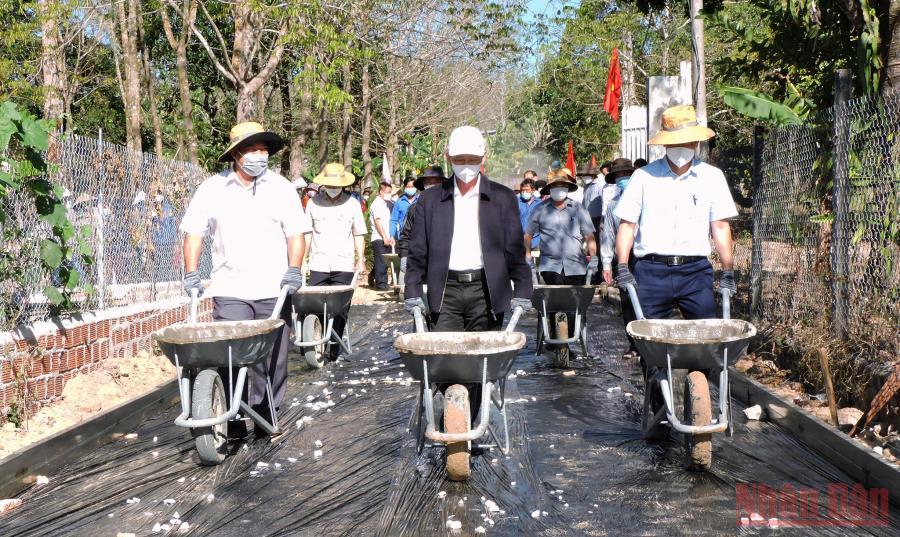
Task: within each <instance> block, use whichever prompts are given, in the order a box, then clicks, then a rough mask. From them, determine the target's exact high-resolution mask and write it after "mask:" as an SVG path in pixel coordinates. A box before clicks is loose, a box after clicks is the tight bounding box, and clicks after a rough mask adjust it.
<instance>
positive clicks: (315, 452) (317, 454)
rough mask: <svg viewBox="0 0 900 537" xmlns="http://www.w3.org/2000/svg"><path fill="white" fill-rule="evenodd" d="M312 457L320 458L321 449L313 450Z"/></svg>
mask: <svg viewBox="0 0 900 537" xmlns="http://www.w3.org/2000/svg"><path fill="white" fill-rule="evenodd" d="M313 457H315V458H317V459H320V458H322V450H321V449H317V450H315V451H313Z"/></svg>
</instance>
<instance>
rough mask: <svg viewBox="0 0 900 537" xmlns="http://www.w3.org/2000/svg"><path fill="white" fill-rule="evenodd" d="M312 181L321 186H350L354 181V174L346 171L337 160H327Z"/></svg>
mask: <svg viewBox="0 0 900 537" xmlns="http://www.w3.org/2000/svg"><path fill="white" fill-rule="evenodd" d="M313 182H314V183H317V184H320V185H322V186H339V187H342V188H343V187H345V186H350V185H352V184H353V183H355V182H356V176H354V175H353V174H352V173H350V172H348V171H347V169H346V168H344V165H343V164H341V163H339V162H329V163H328V164H326V165H325V167H324V168H322V173H320V174H319V175H317V176H316V177H315V178H314V179H313Z"/></svg>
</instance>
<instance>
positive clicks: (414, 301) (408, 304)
mask: <svg viewBox="0 0 900 537" xmlns="http://www.w3.org/2000/svg"><path fill="white" fill-rule="evenodd" d="M403 307H404V308H406V311H408V312H409V313H410V314H413V311H414V310H415V309H416V308H419V310H420V311H421V312H422V314H423V315H424V314H425V302H424V301H423V300H422V298H421V297H416V298H407V299H406V300H404V301H403Z"/></svg>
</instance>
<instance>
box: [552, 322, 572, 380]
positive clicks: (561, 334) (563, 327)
mask: <svg viewBox="0 0 900 537" xmlns="http://www.w3.org/2000/svg"><path fill="white" fill-rule="evenodd" d="M553 324H554V325H555V326H556V338H557V339H566V338H568V337H569V318H568V317H566V314H565V313H563V312H557V313H556V314H555V315H554V316H553ZM553 357H554V365H555V366H556V367H569V345H568V343H560V344H559V345H556V350H555V352H554V353H553Z"/></svg>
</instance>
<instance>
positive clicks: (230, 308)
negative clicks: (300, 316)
mask: <svg viewBox="0 0 900 537" xmlns="http://www.w3.org/2000/svg"><path fill="white" fill-rule="evenodd" d="M276 301H277V299H275V298H267V299H264V300H242V299H240V298H232V297H224V296H217V297H215V298H213V319H214V320H216V321H253V320H257V321H258V320H262V319H268V318H269V316H270V315H272V309H273V308H275V302H276ZM280 317H281V319H283V320H284V322H285V325H284V327H282V328H281V330H280V334H279V336H278V340H277V341H276V342H275V348H274V349H273V351H272V356H271V358H269V359H268V360H263V361H261V362H259V363H258V364H256V365H254V366H253V367H251V368H250V372H249V373H250V374H249V375H248V377H249V378H248V382H247V388H246V389H247V390H249V392H248V394H249V395H248V397H247V400H248V401H249V403H250V406H260V405H263V403H264V402H265V401H266V378H267V377H268V378H269V379H270V380H271V382H272V394H273V396H274V401H273V405H274V406H275V408H278V407H279V406H281V401H282V400H283V399H284V390H285V387H286V386H287V376H288V359H287V354H288V343H289V342H288V327H289V326H290V325H291V308H290V302H286V303H285V305H284V308H283V309H282V310H281V316H280ZM219 375H220V376H221V377H222V382H223V384H226V385H227V384H228V368H227V367H220V368H219ZM231 378H232V379H236V378H237V368H234V371H233V372H232V373H231ZM225 391H226V392H230V389H229V388H226V389H225ZM226 397H229V398H230V395H226ZM229 404H230V401H229ZM261 410H262V411H263V413H264V414H263V415H264V416H266V415H268V407H267V406H264V407H263V408H262V409H261Z"/></svg>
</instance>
